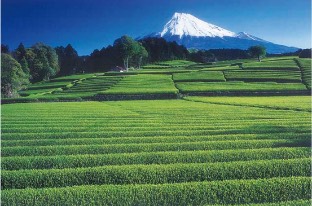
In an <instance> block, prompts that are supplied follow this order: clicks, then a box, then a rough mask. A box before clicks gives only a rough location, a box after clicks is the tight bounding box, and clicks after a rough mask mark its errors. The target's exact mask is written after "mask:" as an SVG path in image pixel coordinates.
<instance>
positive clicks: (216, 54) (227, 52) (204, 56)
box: [189, 49, 248, 63]
mask: <svg viewBox="0 0 312 206" xmlns="http://www.w3.org/2000/svg"><path fill="white" fill-rule="evenodd" d="M247 58H248V53H247V51H246V50H240V49H209V50H199V51H193V52H191V53H190V55H189V60H191V61H194V62H199V63H207V62H217V61H224V60H235V59H247Z"/></svg>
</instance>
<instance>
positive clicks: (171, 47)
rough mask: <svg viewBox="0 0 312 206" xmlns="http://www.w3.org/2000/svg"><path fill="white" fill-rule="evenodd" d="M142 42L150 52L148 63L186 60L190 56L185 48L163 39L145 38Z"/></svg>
mask: <svg viewBox="0 0 312 206" xmlns="http://www.w3.org/2000/svg"><path fill="white" fill-rule="evenodd" d="M140 42H141V43H142V45H143V46H144V47H145V49H146V50H147V52H148V55H149V56H148V62H159V61H166V60H173V59H186V58H187V57H188V54H189V52H188V50H187V49H186V48H185V47H184V46H180V45H178V44H177V43H176V42H167V41H166V40H165V39H163V38H145V39H142V40H140Z"/></svg>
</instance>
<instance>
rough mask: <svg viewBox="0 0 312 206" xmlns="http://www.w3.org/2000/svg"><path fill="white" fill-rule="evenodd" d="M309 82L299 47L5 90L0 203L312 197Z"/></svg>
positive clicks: (307, 200)
mask: <svg viewBox="0 0 312 206" xmlns="http://www.w3.org/2000/svg"><path fill="white" fill-rule="evenodd" d="M310 89H311V60H307V59H298V58H297V57H279V58H265V59H263V61H262V62H255V61H254V60H252V59H245V60H232V61H220V62H216V63H201V64H199V63H197V64H196V63H194V62H190V61H185V60H175V61H166V62H156V63H155V64H151V65H146V66H144V67H143V68H142V69H138V70H130V71H129V72H106V73H93V74H76V75H71V76H66V77H58V78H55V79H51V80H50V81H45V82H39V83H35V84H32V85H30V86H29V87H28V88H27V89H26V90H23V91H20V92H19V93H20V95H21V97H18V98H12V99H2V100H1V102H2V105H1V111H2V112H1V120H2V121H1V125H2V126H1V155H2V157H1V201H2V202H1V205H4V206H6V205H10V206H12V205H13V206H20V205H29V206H36V205H38V206H39V205H40V206H41V205H47V206H49V205H62V206H63V205H86V206H87V205H88V206H89V205H94V206H98V205H114V206H115V205H129V206H130V205H131V206H134V205H136V206H137V205H142V206H148V205H151V206H154V205H165V206H166V205H167V206H173V205H179V206H180V205H181V206H184V205H185V206H189V205H202V206H212V205H215V206H216V205H245V206H247V205H253V206H256V205H257V206H264V205H268V206H277V205H285V206H286V205H287V206H288V205H311V177H310V176H311V96H310V94H311V90H310ZM112 100H114V101H112ZM123 100H127V101H123Z"/></svg>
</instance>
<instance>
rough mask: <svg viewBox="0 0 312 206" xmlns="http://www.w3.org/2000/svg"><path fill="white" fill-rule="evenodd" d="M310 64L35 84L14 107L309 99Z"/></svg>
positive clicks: (162, 66) (178, 67)
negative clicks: (199, 98)
mask: <svg viewBox="0 0 312 206" xmlns="http://www.w3.org/2000/svg"><path fill="white" fill-rule="evenodd" d="M309 63H311V62H309V60H302V59H297V58H295V57H283V58H267V59H264V60H263V61H262V62H256V61H254V60H250V59H246V60H232V61H223V62H217V63H209V64H196V63H194V62H189V61H178V60H176V61H168V62H160V63H158V64H153V65H147V66H144V67H143V69H140V70H133V71H130V72H126V73H124V72H107V73H94V74H81V75H72V76H66V77H59V78H55V79H52V80H51V81H48V82H39V83H36V84H32V85H31V86H29V87H28V89H27V90H24V91H20V95H21V96H22V97H21V98H17V99H11V100H9V99H3V103H6V102H7V101H9V102H14V101H16V102H28V101H30V102H33V101H82V100H122V99H171V98H179V97H181V96H184V95H191V96H193V95H213V96H215V95H222V96H224V95H225V96H227V95H306V94H309V88H310V81H311V75H309V68H311V67H310V66H309Z"/></svg>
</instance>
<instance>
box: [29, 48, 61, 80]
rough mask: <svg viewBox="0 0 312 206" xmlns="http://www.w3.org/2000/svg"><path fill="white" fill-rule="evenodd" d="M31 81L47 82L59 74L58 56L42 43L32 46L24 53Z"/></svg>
mask: <svg viewBox="0 0 312 206" xmlns="http://www.w3.org/2000/svg"><path fill="white" fill-rule="evenodd" d="M26 60H27V62H28V66H29V70H30V74H31V76H32V81H33V82H37V81H42V80H49V79H50V77H51V76H54V75H56V74H57V73H58V72H59V63H58V56H57V54H56V52H55V50H54V49H53V48H52V47H50V46H47V45H45V44H42V43H37V44H35V45H33V46H32V47H31V48H30V49H28V50H27V52H26Z"/></svg>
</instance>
